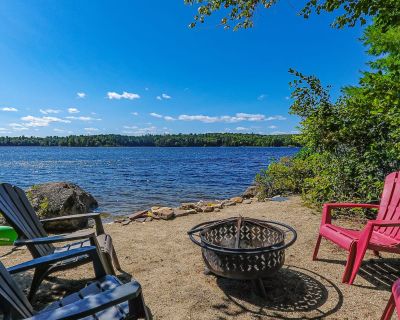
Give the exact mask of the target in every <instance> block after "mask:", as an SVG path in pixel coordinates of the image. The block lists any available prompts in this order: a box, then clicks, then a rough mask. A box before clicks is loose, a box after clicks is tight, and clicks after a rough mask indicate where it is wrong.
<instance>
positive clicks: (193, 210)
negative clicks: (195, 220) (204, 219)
mask: <svg viewBox="0 0 400 320" xmlns="http://www.w3.org/2000/svg"><path fill="white" fill-rule="evenodd" d="M186 212H187V214H196V213H197V211H196V210H195V209H189V210H186Z"/></svg>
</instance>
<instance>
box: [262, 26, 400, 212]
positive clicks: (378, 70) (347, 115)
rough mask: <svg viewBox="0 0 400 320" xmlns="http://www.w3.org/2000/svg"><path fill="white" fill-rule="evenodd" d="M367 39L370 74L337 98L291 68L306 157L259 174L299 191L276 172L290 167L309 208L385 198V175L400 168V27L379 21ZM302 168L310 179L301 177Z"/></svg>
mask: <svg viewBox="0 0 400 320" xmlns="http://www.w3.org/2000/svg"><path fill="white" fill-rule="evenodd" d="M362 40H363V42H364V44H365V46H367V48H368V53H369V54H370V55H371V56H372V57H373V59H372V60H371V62H370V63H369V64H368V65H369V70H368V71H365V72H363V73H362V77H361V78H360V80H359V84H358V85H357V86H348V87H345V88H343V89H342V95H341V97H340V98H339V99H338V100H337V101H331V98H330V96H329V88H328V87H323V86H322V85H321V83H320V81H319V80H318V79H317V78H316V77H315V76H305V75H303V74H301V73H299V72H296V71H293V70H292V71H291V72H292V73H293V74H294V75H295V76H296V80H294V81H293V82H292V85H293V87H294V91H293V93H292V98H293V99H294V103H293V105H292V106H291V112H292V113H294V114H296V115H298V116H300V118H301V122H300V127H301V128H300V129H301V135H300V136H299V137H298V139H299V142H300V143H301V144H302V145H304V147H305V152H302V153H301V154H299V156H297V158H296V159H292V161H286V162H283V161H281V162H280V163H279V164H277V165H275V166H271V167H269V169H267V170H266V171H264V172H263V173H262V174H261V175H260V176H259V177H258V179H259V181H260V182H261V183H262V184H264V185H267V183H268V186H269V189H268V190H273V184H274V183H273V182H272V189H271V179H272V178H274V179H275V180H276V182H275V184H276V186H277V188H278V187H279V189H285V188H286V189H288V190H289V191H290V190H291V191H293V192H295V191H297V190H295V189H294V188H292V187H291V186H290V185H283V186H282V184H283V183H284V181H282V180H283V179H280V180H279V177H280V176H279V174H277V173H276V172H284V171H285V170H286V171H285V172H286V173H287V175H289V176H291V175H296V177H299V176H300V177H302V179H301V185H302V193H303V197H304V199H305V200H307V201H309V202H311V203H314V204H320V203H323V202H326V201H371V200H376V199H379V196H380V192H381V190H382V189H381V188H382V182H383V180H384V178H385V176H386V175H387V174H388V173H390V172H392V171H396V170H400V116H399V115H400V26H394V27H390V28H383V27H382V26H380V25H379V24H378V23H376V22H375V23H374V24H373V25H371V26H369V27H368V28H366V30H365V32H364V37H363V39H362ZM304 164H308V168H306V169H305V168H304ZM299 168H301V169H302V170H303V171H302V172H306V173H307V174H303V175H299V174H298V172H299ZM288 181H290V179H288ZM297 186H298V184H297Z"/></svg>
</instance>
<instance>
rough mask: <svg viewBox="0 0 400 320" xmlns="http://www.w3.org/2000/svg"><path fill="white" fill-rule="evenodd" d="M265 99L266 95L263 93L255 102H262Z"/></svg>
mask: <svg viewBox="0 0 400 320" xmlns="http://www.w3.org/2000/svg"><path fill="white" fill-rule="evenodd" d="M266 97H267V95H266V94H265V93H263V94H260V95H259V96H258V97H257V100H259V101H263V100H264V99H265V98H266Z"/></svg>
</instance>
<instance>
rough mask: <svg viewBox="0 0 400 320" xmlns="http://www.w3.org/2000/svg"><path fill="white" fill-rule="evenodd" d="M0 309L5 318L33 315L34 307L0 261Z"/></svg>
mask: <svg viewBox="0 0 400 320" xmlns="http://www.w3.org/2000/svg"><path fill="white" fill-rule="evenodd" d="M0 310H1V311H2V312H3V314H4V315H5V319H20V318H21V317H22V318H24V319H25V318H29V317H32V316H33V308H32V305H31V304H30V303H29V301H28V299H27V298H26V296H25V295H24V293H23V292H22V291H21V290H20V288H19V287H18V286H17V284H16V283H15V281H14V280H13V279H12V278H11V275H10V274H9V273H8V271H7V270H6V268H5V267H4V266H3V264H2V263H1V262H0Z"/></svg>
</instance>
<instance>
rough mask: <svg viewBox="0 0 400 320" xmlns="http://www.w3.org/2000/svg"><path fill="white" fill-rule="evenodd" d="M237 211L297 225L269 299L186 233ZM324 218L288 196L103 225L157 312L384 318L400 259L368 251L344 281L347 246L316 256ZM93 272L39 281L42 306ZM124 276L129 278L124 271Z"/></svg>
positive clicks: (5, 257) (327, 246)
mask: <svg viewBox="0 0 400 320" xmlns="http://www.w3.org/2000/svg"><path fill="white" fill-rule="evenodd" d="M239 214H240V215H243V216H248V217H254V218H264V219H268V220H276V221H280V222H284V223H287V224H289V225H291V226H293V227H294V228H295V229H296V230H297V232H298V239H297V242H296V243H295V244H294V245H293V246H292V247H290V248H289V249H288V250H287V252H286V262H285V266H284V267H283V269H282V270H281V271H280V272H279V273H278V274H277V275H276V277H275V278H273V279H271V280H268V281H266V287H267V289H268V290H267V296H268V297H267V299H264V298H260V297H258V296H256V295H255V294H254V293H253V292H252V286H251V284H250V283H248V282H244V281H234V280H228V279H223V278H217V277H215V276H213V275H205V274H204V273H203V271H204V264H203V260H202V257H201V252H200V248H199V247H197V246H195V245H194V244H193V243H192V242H191V241H190V240H189V238H188V236H187V234H186V232H187V231H188V230H189V229H190V228H191V227H192V226H194V225H195V224H198V223H200V222H203V221H208V220H215V219H221V218H227V217H232V216H237V215H239ZM319 223H320V214H319V213H318V212H316V211H315V210H312V209H309V208H307V207H305V206H303V205H302V203H301V200H300V198H298V197H291V198H289V200H288V201H284V202H272V201H269V202H253V203H252V204H238V205H236V206H233V207H228V208H225V209H223V210H221V212H211V213H199V214H192V215H188V216H185V217H180V218H177V219H174V220H172V221H152V222H146V223H137V222H135V223H131V224H129V225H127V226H122V225H120V224H108V225H106V227H105V228H106V231H107V232H108V233H109V234H111V235H112V238H113V241H114V245H115V247H116V250H117V253H118V256H119V259H120V262H121V265H122V268H123V270H124V271H125V272H126V273H127V274H131V275H132V276H133V277H134V278H135V279H137V280H138V281H139V282H140V283H141V285H142V287H143V291H144V297H145V302H146V304H147V305H148V307H149V309H150V311H151V313H152V315H153V318H154V319H177V320H178V319H219V320H223V319H320V318H326V319H378V318H379V317H380V316H381V314H382V312H383V309H384V307H385V304H386V302H387V300H388V299H389V295H390V285H391V283H392V282H393V280H394V279H396V278H397V276H398V275H399V272H398V270H400V263H399V262H396V261H395V260H394V259H393V260H392V259H391V256H390V255H388V254H384V255H383V256H384V258H385V259H378V258H376V257H373V256H372V254H370V253H367V256H366V260H365V263H364V265H363V267H362V269H361V271H360V272H359V275H358V276H357V278H356V280H355V283H354V285H352V286H349V285H346V284H342V283H341V275H342V272H343V270H344V263H345V259H346V253H345V252H344V251H342V250H339V249H338V248H336V247H335V246H334V245H332V244H331V243H328V242H327V241H323V242H322V245H321V249H320V254H319V257H320V260H319V261H316V262H313V261H311V255H312V250H313V248H314V244H315V240H316V236H317V232H318V226H319ZM336 223H344V224H347V225H348V224H349V223H350V222H349V221H337V222H336ZM352 224H354V222H352ZM0 255H1V261H2V262H3V263H4V264H5V265H6V266H11V265H15V264H17V263H19V262H22V261H26V260H28V259H29V258H30V254H29V252H28V251H27V250H26V249H25V248H21V249H17V250H14V251H12V252H10V247H1V248H0ZM92 275H93V271H92V267H91V266H89V265H86V266H82V267H79V268H77V269H75V270H69V271H67V272H63V273H58V274H55V275H54V276H52V278H50V279H49V281H45V282H44V283H43V284H42V286H41V287H40V290H39V292H38V295H37V297H36V301H35V305H36V306H37V308H41V307H43V306H44V305H46V304H47V303H48V302H50V301H53V300H54V299H56V298H57V297H58V296H60V295H62V294H64V293H66V292H68V291H70V290H76V289H77V288H79V287H82V286H83V285H84V283H85V282H84V281H81V280H82V279H87V280H90V278H91V277H92ZM30 276H31V274H23V275H20V276H18V277H17V280H18V282H19V284H20V285H21V286H24V287H26V284H27V283H29V280H30ZM119 276H120V277H121V279H123V280H125V281H127V280H128V279H129V276H128V275H126V274H119ZM70 279H73V280H70ZM49 292H53V293H54V294H53V295H52V296H51V295H49Z"/></svg>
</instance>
